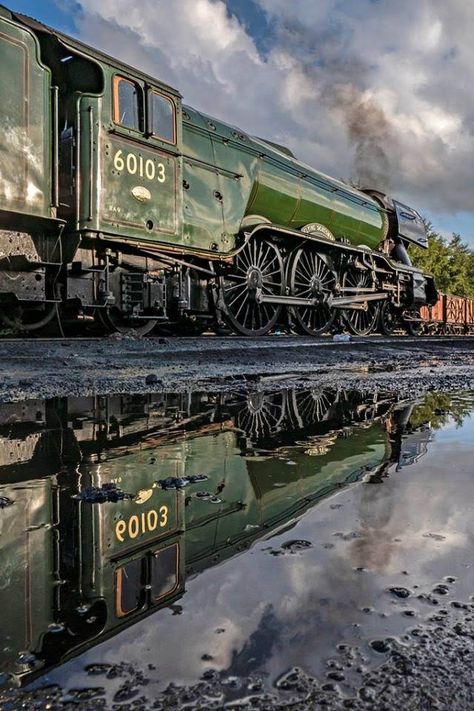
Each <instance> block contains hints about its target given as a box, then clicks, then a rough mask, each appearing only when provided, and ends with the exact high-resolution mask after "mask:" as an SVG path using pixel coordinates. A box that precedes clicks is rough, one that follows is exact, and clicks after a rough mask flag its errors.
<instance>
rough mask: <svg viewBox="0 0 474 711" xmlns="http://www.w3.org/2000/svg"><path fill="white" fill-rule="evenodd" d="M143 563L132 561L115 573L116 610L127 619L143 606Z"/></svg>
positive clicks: (118, 615)
mask: <svg viewBox="0 0 474 711" xmlns="http://www.w3.org/2000/svg"><path fill="white" fill-rule="evenodd" d="M143 602H144V600H143V561H142V560H141V559H140V558H138V559H136V560H131V561H129V562H128V563H126V564H125V565H123V566H122V567H121V568H117V570H116V571H115V609H116V613H117V617H125V615H129V614H130V613H131V612H134V611H135V610H138V608H139V607H142V605H143Z"/></svg>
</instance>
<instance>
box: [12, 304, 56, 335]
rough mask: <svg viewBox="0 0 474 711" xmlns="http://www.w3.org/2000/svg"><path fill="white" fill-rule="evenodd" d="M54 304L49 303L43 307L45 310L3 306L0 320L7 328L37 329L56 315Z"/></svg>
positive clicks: (19, 329) (20, 329)
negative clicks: (7, 308) (6, 308)
mask: <svg viewBox="0 0 474 711" xmlns="http://www.w3.org/2000/svg"><path fill="white" fill-rule="evenodd" d="M56 314H57V309H56V304H50V305H49V306H47V307H45V312H43V313H41V312H40V314H39V315H40V317H39V318H38V312H37V311H34V310H31V311H28V310H27V309H24V308H23V307H22V306H14V307H13V308H12V309H9V310H8V311H6V310H4V308H2V309H0V321H1V322H2V323H3V324H4V325H5V326H8V327H9V328H12V329H14V330H18V331H37V330H38V329H40V328H43V326H46V325H47V324H48V323H49V322H50V321H52V319H53V318H54V317H55V316H56Z"/></svg>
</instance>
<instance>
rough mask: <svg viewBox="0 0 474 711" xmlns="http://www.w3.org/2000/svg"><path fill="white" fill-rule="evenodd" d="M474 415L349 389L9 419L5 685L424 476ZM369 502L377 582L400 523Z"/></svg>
mask: <svg viewBox="0 0 474 711" xmlns="http://www.w3.org/2000/svg"><path fill="white" fill-rule="evenodd" d="M469 408H470V405H469V403H468V402H464V403H463V401H456V402H455V403H453V402H452V401H451V398H450V397H449V396H447V395H434V394H432V395H430V396H428V397H426V398H424V399H423V400H420V401H418V402H399V401H397V400H396V398H395V397H394V396H393V395H391V394H390V393H379V394H378V395H376V396H374V395H373V394H368V393H364V392H355V391H342V390H309V391H293V390H287V391H278V392H255V393H251V394H248V393H238V392H237V393H230V394H219V395H210V394H206V393H192V394H186V395H177V394H168V393H163V394H160V395H149V396H133V397H132V396H111V397H90V398H69V399H55V400H50V401H31V402H25V403H7V404H3V405H0V545H1V549H2V566H1V570H0V609H1V610H2V613H1V620H2V624H1V629H0V672H2V673H3V674H5V675H8V677H9V678H10V679H11V680H12V679H13V680H15V681H17V682H22V683H24V682H26V681H29V680H31V679H32V678H34V677H36V676H39V675H41V674H43V673H45V672H46V671H47V670H48V669H50V668H51V667H53V666H55V665H57V664H59V663H61V662H63V661H65V660H66V659H68V658H71V657H73V656H76V655H78V654H80V653H82V652H83V651H85V650H87V649H89V648H91V647H92V646H94V645H95V644H98V643H99V642H102V641H104V640H106V639H107V638H109V637H112V636H113V635H115V634H117V633H118V632H119V631H120V630H123V629H124V628H127V627H130V626H132V625H134V624H135V623H137V622H139V620H141V619H143V618H145V617H147V616H148V615H150V614H153V613H154V612H156V611H157V610H158V609H160V608H162V607H164V606H169V605H173V604H176V603H177V601H178V600H179V599H180V598H182V597H183V595H184V593H185V583H186V581H187V580H190V579H191V577H192V576H195V575H196V574H197V573H199V572H200V571H203V570H205V569H208V568H210V567H212V566H215V565H217V564H218V563H220V562H222V561H223V560H226V559H229V558H231V557H232V556H235V555H236V554H238V553H240V552H241V551H243V550H245V549H248V548H249V547H250V546H251V544H252V543H254V542H255V541H256V540H258V539H259V538H262V537H265V538H269V537H270V538H271V536H272V535H276V534H278V533H281V532H282V531H290V530H291V528H292V527H293V526H294V525H295V522H296V521H297V520H298V518H299V517H301V515H302V514H303V513H304V512H305V511H306V510H308V509H309V508H311V507H313V506H314V505H315V504H316V502H318V501H320V500H321V499H323V498H324V497H327V496H328V495H330V494H332V493H334V491H336V490H337V489H340V488H342V487H346V486H348V485H349V484H350V483H351V482H355V481H357V480H360V479H362V478H363V479H364V480H365V481H367V482H373V483H376V482H380V481H382V480H383V479H384V478H385V477H387V475H388V472H389V470H390V468H391V467H392V466H393V465H395V467H396V469H397V470H401V469H403V468H404V467H406V466H408V465H411V464H413V463H415V462H417V461H418V460H419V459H420V458H421V457H423V455H424V454H425V453H426V452H427V448H428V447H429V443H430V440H431V437H432V432H433V428H436V427H439V426H441V425H443V424H445V423H446V421H447V419H448V417H454V419H455V421H457V422H458V423H460V422H461V421H462V417H463V416H464V414H465V413H466V412H467V411H469ZM370 492H371V487H368V488H367V489H366V494H365V500H364V501H363V502H362V504H361V505H362V507H365V508H366V515H363V516H362V517H361V521H362V523H361V529H362V532H363V535H360V536H359V538H360V540H355V541H354V542H353V552H352V555H353V559H354V561H355V563H356V564H357V563H358V564H360V565H362V564H367V560H368V559H371V558H372V559H373V561H374V566H375V567H377V566H383V565H387V561H388V560H389V559H390V555H391V546H393V535H392V533H390V535H388V536H387V537H386V540H385V539H384V537H383V535H382V534H381V531H383V530H384V528H386V524H387V521H388V520H389V519H390V516H391V509H390V506H389V505H384V506H383V507H379V510H380V512H381V515H382V516H383V517H384V518H383V520H382V519H380V518H377V511H378V509H377V506H374V503H373V502H372V501H371V493H370ZM341 535H344V534H343V533H341ZM295 545H303V546H304V545H305V542H304V541H303V542H300V543H296V544H295ZM270 548H271V542H270ZM273 552H274V553H275V555H279V550H278V549H275V551H273ZM260 602H261V603H262V604H264V603H265V601H260ZM307 602H308V601H307ZM315 605H316V602H315V601H313V603H312V604H311V605H309V607H308V609H310V608H313V610H314V608H315ZM320 606H321V601H318V602H317V607H318V608H320ZM176 610H177V611H179V608H178V607H176ZM271 614H272V612H271V609H270V608H269V609H268V610H267V612H264V613H263V615H262V619H261V622H260V626H259V630H258V633H259V634H261V635H263V636H265V630H266V629H268V628H269V627H271V620H270V619H269V617H268V616H269V615H270V617H271ZM295 625H296V622H295ZM297 626H298V628H299V627H301V621H300V623H299V624H298V625H297ZM306 633H307V632H306ZM301 634H303V629H301ZM257 647H258V649H259V650H260V652H259V653H261V650H262V643H261V640H259V639H257V640H256V639H250V640H249V641H248V643H247V644H246V645H245V646H244V649H243V651H242V652H241V654H240V656H238V657H235V658H234V662H233V663H232V671H233V673H240V672H241V671H242V668H244V667H245V666H246V665H247V663H248V660H249V659H252V660H254V659H255V654H256V648H257Z"/></svg>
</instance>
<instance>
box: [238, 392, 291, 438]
mask: <svg viewBox="0 0 474 711" xmlns="http://www.w3.org/2000/svg"><path fill="white" fill-rule="evenodd" d="M284 416H285V402H284V395H283V393H262V392H254V393H249V394H248V395H247V396H246V398H245V403H244V405H243V407H241V408H240V409H239V411H238V413H237V416H236V425H237V427H238V428H239V429H241V430H243V431H244V432H245V435H246V436H247V437H248V438H249V439H251V440H253V441H257V440H259V439H262V438H263V437H268V436H269V435H272V434H275V433H276V432H278V431H279V430H280V428H281V424H282V421H283V419H284Z"/></svg>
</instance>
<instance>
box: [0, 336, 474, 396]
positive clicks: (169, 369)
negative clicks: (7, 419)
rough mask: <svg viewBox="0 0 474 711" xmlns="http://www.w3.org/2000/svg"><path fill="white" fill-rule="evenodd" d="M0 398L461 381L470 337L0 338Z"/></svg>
mask: <svg viewBox="0 0 474 711" xmlns="http://www.w3.org/2000/svg"><path fill="white" fill-rule="evenodd" d="M0 372H1V381H0V401H12V400H23V399H29V398H49V397H65V396H70V395H76V396H80V395H88V394H106V393H107V394H112V393H144V392H158V391H162V390H163V391H170V392H172V391H184V390H197V389H200V390H208V391H222V390H226V389H227V388H229V387H235V386H236V385H238V387H239V388H249V389H250V388H252V389H255V388H259V387H262V388H263V387H265V388H268V387H279V386H280V385H281V387H307V386H310V387H312V386H316V385H322V384H324V385H327V386H339V387H346V388H347V387H354V388H371V389H372V388H374V389H376V388H378V387H383V388H384V389H389V390H394V391H396V392H400V393H401V394H413V393H414V392H415V393H421V392H424V391H427V390H452V389H457V390H459V389H465V388H469V387H470V386H471V383H472V381H473V375H474V338H468V337H466V338H463V337H423V338H409V337H394V338H380V337H378V338H377V337H374V338H360V339H354V340H352V341H351V342H334V341H332V340H331V339H330V338H320V339H313V338H305V337H300V338H297V337H287V336H281V337H277V336H273V337H267V338H256V339H250V338H249V339H243V338H234V337H228V338H216V337H201V338H154V339H153V338H150V339H133V338H120V337H117V338H114V337H110V338H108V339H105V340H98V339H97V340H95V339H77V340H36V341H35V340H26V341H21V340H11V341H6V340H4V341H1V342H0Z"/></svg>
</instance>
